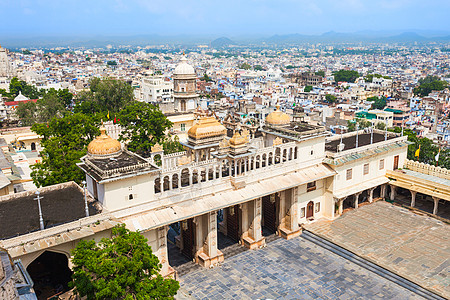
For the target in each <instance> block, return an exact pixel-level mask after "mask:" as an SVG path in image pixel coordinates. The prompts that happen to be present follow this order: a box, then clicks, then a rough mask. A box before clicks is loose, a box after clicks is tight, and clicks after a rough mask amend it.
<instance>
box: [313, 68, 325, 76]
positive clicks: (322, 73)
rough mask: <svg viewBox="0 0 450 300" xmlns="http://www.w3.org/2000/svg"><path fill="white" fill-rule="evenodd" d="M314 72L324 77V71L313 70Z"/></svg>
mask: <svg viewBox="0 0 450 300" xmlns="http://www.w3.org/2000/svg"><path fill="white" fill-rule="evenodd" d="M314 74H316V75H317V76H320V77H325V71H322V70H321V71H317V72H315V73H314Z"/></svg>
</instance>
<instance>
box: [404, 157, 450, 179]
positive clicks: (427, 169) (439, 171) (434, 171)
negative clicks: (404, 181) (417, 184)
mask: <svg viewBox="0 0 450 300" xmlns="http://www.w3.org/2000/svg"><path fill="white" fill-rule="evenodd" d="M404 167H405V168H406V169H409V170H411V171H415V172H418V173H423V174H428V175H432V176H436V177H439V178H444V179H449V180H450V170H447V169H445V168H441V167H435V166H432V165H429V164H425V163H421V162H418V161H413V160H409V159H407V160H406V161H405V165H404Z"/></svg>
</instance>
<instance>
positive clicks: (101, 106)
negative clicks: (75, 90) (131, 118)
mask: <svg viewBox="0 0 450 300" xmlns="http://www.w3.org/2000/svg"><path fill="white" fill-rule="evenodd" d="M76 100H77V106H81V107H77V106H76V107H75V108H74V110H75V112H84V111H89V112H108V111H109V112H111V113H113V112H119V111H120V110H121V109H122V108H124V107H125V106H126V105H127V104H128V103H131V102H133V101H134V93H133V87H132V86H131V85H129V84H128V83H126V82H125V81H123V80H117V79H113V78H104V79H100V78H93V79H91V81H90V90H89V91H87V92H83V93H79V94H78V95H77V99H76ZM83 102H91V103H83Z"/></svg>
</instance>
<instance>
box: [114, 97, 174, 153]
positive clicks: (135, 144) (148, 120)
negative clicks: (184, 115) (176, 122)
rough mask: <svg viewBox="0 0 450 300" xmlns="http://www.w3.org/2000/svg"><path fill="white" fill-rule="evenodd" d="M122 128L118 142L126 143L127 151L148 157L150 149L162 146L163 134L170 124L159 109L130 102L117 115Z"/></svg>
mask: <svg viewBox="0 0 450 300" xmlns="http://www.w3.org/2000/svg"><path fill="white" fill-rule="evenodd" d="M118 118H119V119H120V121H119V124H120V125H121V126H122V127H123V129H124V130H123V131H122V133H121V134H120V137H119V140H121V141H125V142H127V143H128V144H127V147H128V149H129V150H131V151H133V152H136V153H138V154H140V155H142V156H144V157H148V156H149V155H150V152H151V147H152V146H154V145H155V144H156V143H160V144H163V142H164V139H165V132H166V130H167V129H169V128H170V127H171V126H172V122H170V121H169V119H167V118H166V116H164V114H163V113H162V112H161V110H159V108H157V107H155V106H153V105H151V104H149V103H145V102H137V101H135V102H132V103H130V104H128V105H127V106H126V107H125V108H123V109H122V110H121V111H120V113H118Z"/></svg>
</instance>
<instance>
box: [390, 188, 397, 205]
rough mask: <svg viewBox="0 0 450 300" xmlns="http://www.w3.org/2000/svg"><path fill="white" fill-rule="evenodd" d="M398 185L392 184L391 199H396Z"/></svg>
mask: <svg viewBox="0 0 450 300" xmlns="http://www.w3.org/2000/svg"><path fill="white" fill-rule="evenodd" d="M396 188H397V187H396V186H395V185H391V201H394V199H395V189H396Z"/></svg>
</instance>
